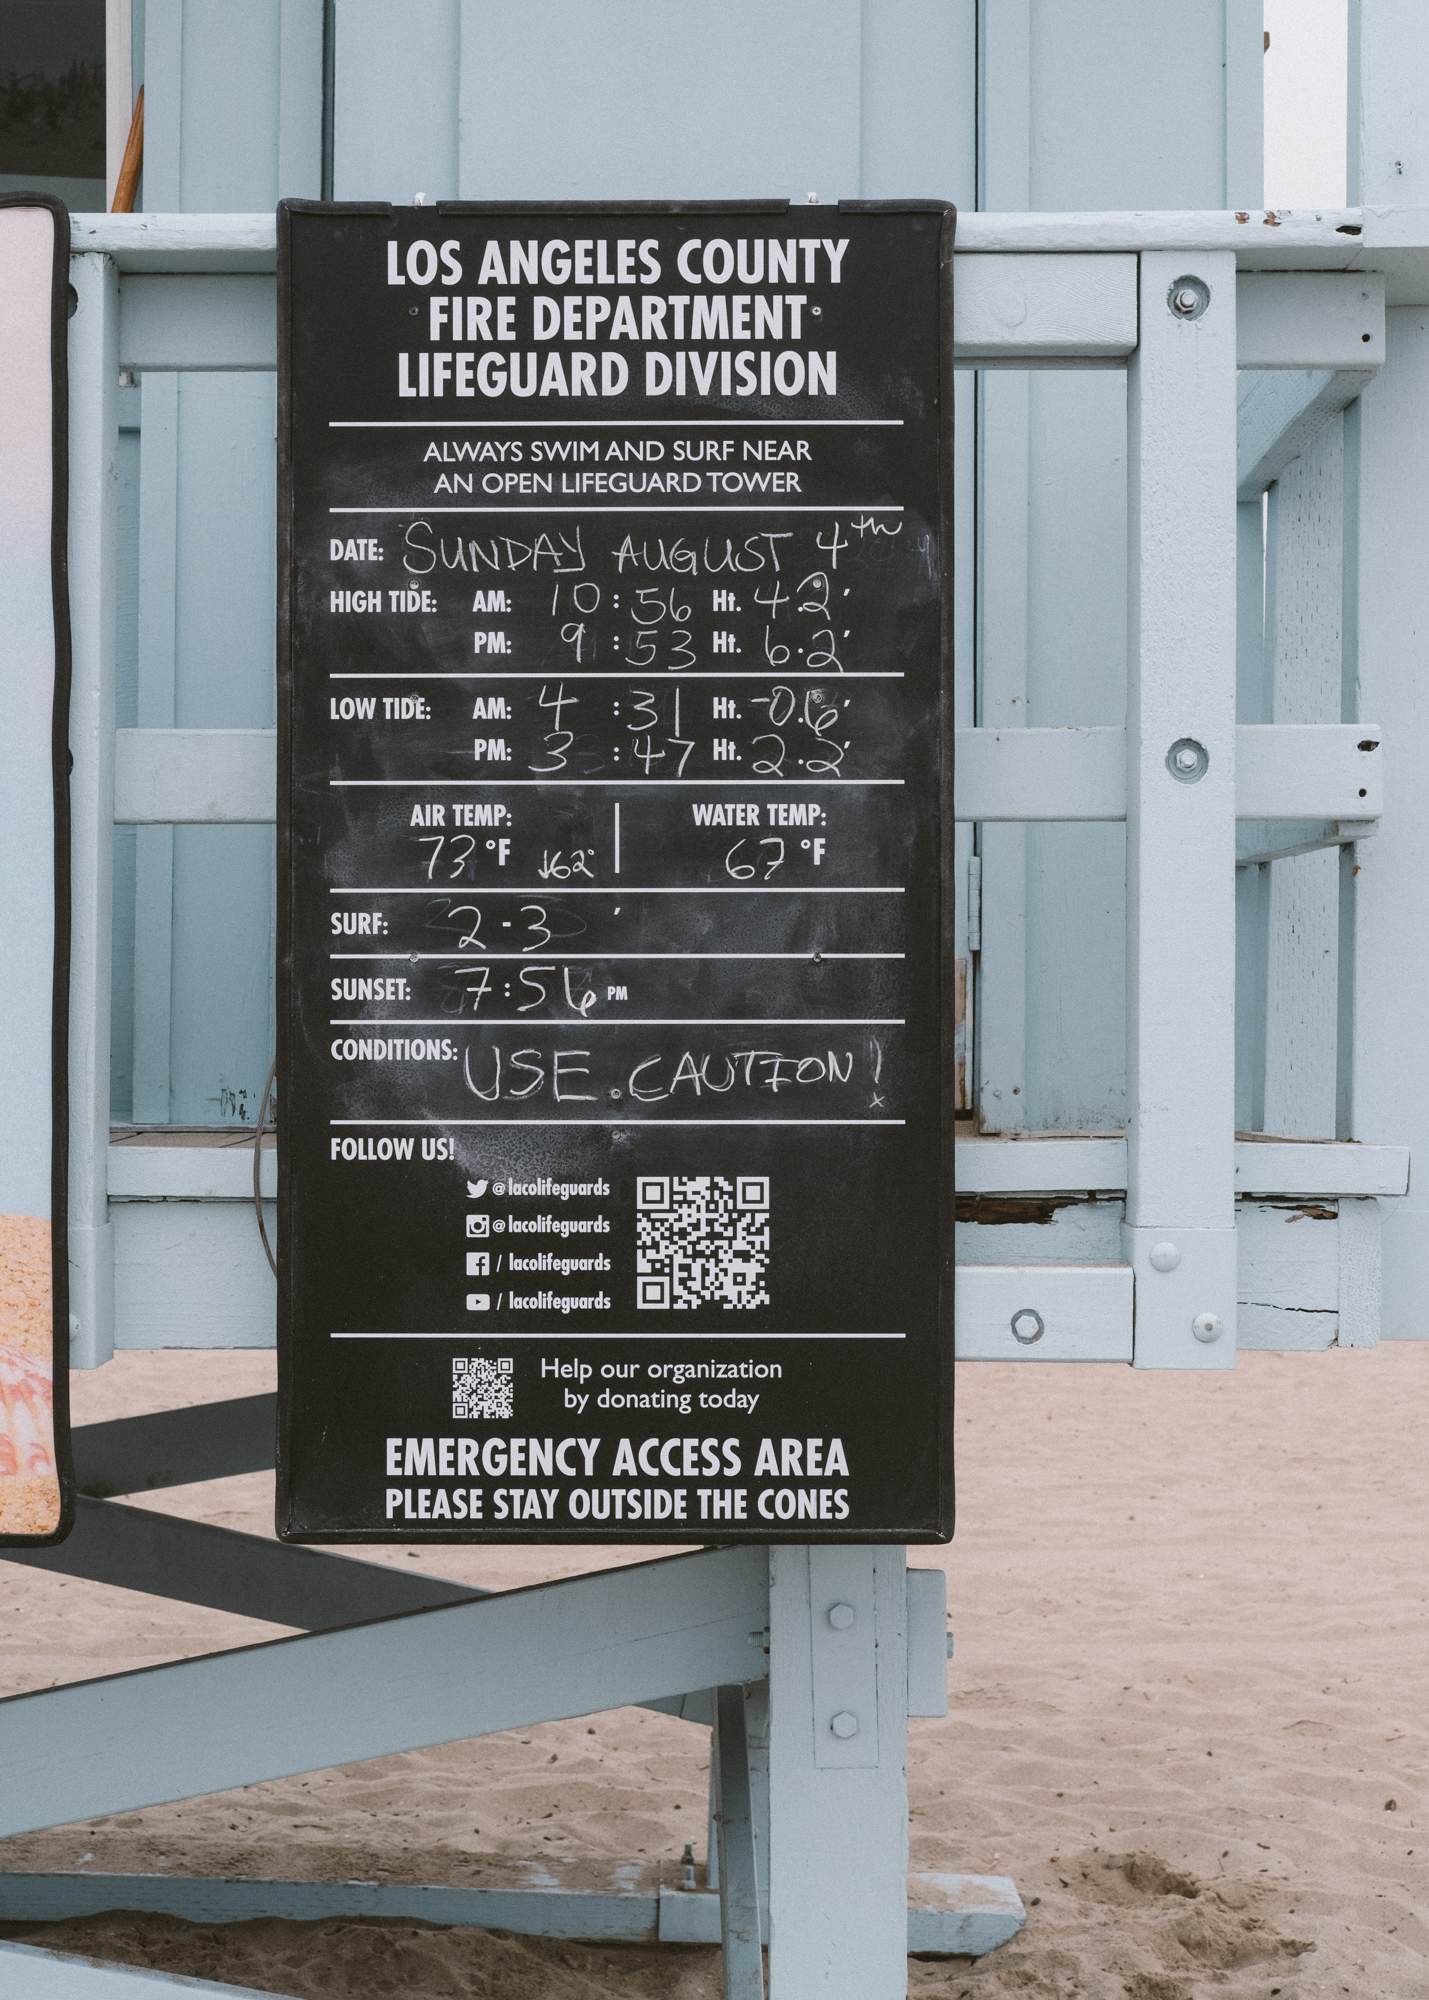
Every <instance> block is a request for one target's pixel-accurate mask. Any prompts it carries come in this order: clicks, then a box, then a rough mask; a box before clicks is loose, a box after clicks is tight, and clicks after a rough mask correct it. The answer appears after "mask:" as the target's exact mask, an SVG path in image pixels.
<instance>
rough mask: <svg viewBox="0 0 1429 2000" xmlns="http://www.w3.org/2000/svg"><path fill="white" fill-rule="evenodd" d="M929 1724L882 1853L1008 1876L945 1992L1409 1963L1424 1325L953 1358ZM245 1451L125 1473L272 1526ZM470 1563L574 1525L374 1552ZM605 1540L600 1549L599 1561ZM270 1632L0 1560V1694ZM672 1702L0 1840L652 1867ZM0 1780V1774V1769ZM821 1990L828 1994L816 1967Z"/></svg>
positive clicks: (661, 1821) (145, 1864)
mask: <svg viewBox="0 0 1429 2000" xmlns="http://www.w3.org/2000/svg"><path fill="white" fill-rule="evenodd" d="M271 1380H272V1361H271V1358H270V1357H268V1356H264V1355H242V1354H238V1355H224V1356H213V1357H209V1356H183V1355H156V1356H133V1357H128V1358H125V1359H123V1360H121V1361H119V1362H116V1363H115V1364H114V1365H113V1366H111V1367H110V1368H107V1369H104V1370H101V1371H100V1372H99V1373H97V1374H95V1375H92V1376H88V1377H85V1376H80V1377H77V1378H76V1383H75V1391H76V1393H75V1401H76V1405H77V1409H76V1417H77V1420H78V1421H80V1422H83V1421H85V1420H86V1419H95V1418H101V1417H108V1416H112V1415H117V1414H120V1413H122V1412H125V1411H130V1410H138V1409H144V1408H158V1407H163V1406H166V1405H172V1404H175V1403H180V1402H193V1401H205V1400H208V1399H210V1398H216V1397H219V1396H225V1395H234V1394H242V1393H246V1392H250V1391H253V1390H257V1389H260V1388H264V1387H267V1386H268V1385H269V1384H270V1383H271ZM958 1394H959V1405H958V1422H957V1429H958V1466H959V1525H958V1536H957V1539H956V1541H955V1542H954V1543H953V1545H952V1547H951V1548H950V1549H948V1550H947V1551H944V1552H937V1551H921V1552H917V1553H916V1554H915V1560H916V1561H919V1562H923V1563H931V1562H935V1561H937V1560H939V1559H940V1556H941V1557H942V1559H944V1560H945V1565H946V1568H947V1571H948V1574H949V1577H950V1580H951V1594H952V1601H953V1607H954V1618H953V1623H954V1627H955V1631H956V1636H957V1654H956V1658H955V1660H954V1662H953V1664H952V1667H951V1681H950V1685H951V1696H952V1710H951V1714H950V1715H949V1717H948V1718H947V1720H946V1721H939V1722H929V1721H919V1722H915V1723H914V1724H913V1725H912V1743H911V1786H910V1789H911V1799H912V1865H913V1866H914V1867H915V1868H919V1869H940V1870H949V1869H957V1868H962V1869H969V1870H974V1871H978V1872H985V1873H1006V1874H1010V1875H1012V1876H1013V1877H1014V1878H1015V1879H1016V1881H1017V1882H1018V1884H1019V1886H1020V1888H1021V1890H1022V1893H1023V1895H1024V1898H1025V1899H1026V1900H1027V1902H1028V1905H1029V1917H1030V1921H1029V1923H1028V1926H1027V1929H1026V1931H1025V1932H1024V1934H1023V1935H1022V1937H1021V1938H1020V1939H1018V1940H1017V1941H1016V1942H1015V1943H1013V1944H1012V1945H1009V1946H1007V1947H1006V1948H1004V1949H1003V1950H1002V1951H1001V1952H998V1953H996V1954H994V1955H993V1956H991V1957H990V1958H987V1959H985V1960H983V1961H981V1962H980V1963H978V1964H977V1965H971V1964H969V1963H968V1962H966V1961H960V1962H951V1963H948V1962H944V1963H941V1964H935V1963H926V1962H925V1963H915V1964H912V1965H911V1966H910V1982H909V1983H910V1991H911V1992H913V1993H915V1994H917V1995H920V1996H923V1995H934V1994H936V1995H939V1996H947V2000H964V1996H966V2000H1009V1996H1013V1995H1017V1996H1038V1997H1039V2000H1043V1996H1046V2000H1073V1996H1076V2000H1272V1996H1283V2000H1321V1996H1331V1995H1333V1996H1342V1995H1352V1996H1354V2000H1423V1996H1425V1995H1426V1994H1429V1826H1426V1824H1425V1816H1426V1809H1429V1805H1427V1803H1426V1802H1427V1801H1429V1791H1426V1779H1429V1772H1426V1763H1429V1758H1426V1747H1429V1450H1426V1447H1425V1441H1424V1414H1423V1413H1424V1411H1425V1409H1426V1407H1429V1347H1417V1346H1407V1345H1394V1346H1386V1347H1382V1348H1380V1349H1378V1350H1376V1351H1373V1352H1368V1353H1363V1352H1362V1353H1353V1352H1349V1353H1332V1354H1328V1355H1298V1356H1289V1355H1287V1356H1276V1355H1250V1356H1247V1357H1244V1358H1243V1359H1242V1360H1241V1363H1240V1365H1239V1368H1238V1369H1237V1371H1236V1373H1235V1374H1234V1375H1230V1376H1219V1375H1218V1376H1203V1377H1191V1376H1179V1375H1133V1374H1131V1373H1130V1372H1129V1371H1126V1370H1123V1369H1112V1368H1088V1369H1083V1370H1078V1369H1075V1368H1041V1367H1037V1366H1034V1365H1029V1366H1024V1367H991V1366H989V1367H978V1368H964V1369H962V1370H961V1371H960V1379H959V1383H958ZM270 1489H271V1480H270V1479H268V1478H265V1477H260V1476H256V1475H255V1476H247V1477H242V1478H235V1479H229V1480H225V1481H222V1482H219V1483H216V1484H213V1485H210V1486H207V1487H188V1488H183V1489H179V1490H175V1491H172V1492H165V1493H162V1494H154V1495H150V1496H148V1497H147V1499H146V1501H145V1504H146V1505H150V1506H154V1507H156V1508H161V1509H166V1510H172V1511H174V1512H179V1513H183V1514H188V1515H192V1516H196V1517H198V1516H201V1517H202V1518H205V1519H209V1520H213V1521H217V1522H220V1523H223V1524H225V1525H229V1526H233V1527H239V1528H244V1529H248V1530H252V1531H255V1532H268V1530H269V1524H270V1521H271V1491H270ZM369 1553H371V1554H372V1555H373V1556H374V1557H375V1558H376V1559H378V1560H382V1561H386V1562H390V1563H393V1564H396V1565H399V1566H401V1567H404V1568H408V1569H411V1568H421V1569H426V1570H430V1571H432V1572H433V1573H447V1574H450V1575H454V1576H459V1577H462V1578H465V1579H469V1580H471V1581H472V1582H477V1583H481V1584H485V1585H489V1586H494V1587H497V1588H501V1587H506V1586H510V1585H514V1584H519V1583H526V1582H531V1581H536V1580H538V1579H540V1578H541V1577H544V1576H555V1575H567V1574H571V1573H573V1572H575V1571H577V1570H579V1569H583V1568H590V1567H597V1566H599V1563H598V1562H597V1561H596V1560H595V1559H592V1558H589V1557H586V1556H584V1555H582V1554H581V1553H580V1552H577V1551H564V1550H547V1551H541V1550H506V1551H502V1550H481V1549H467V1550H459V1551H446V1552H437V1553H433V1554H425V1553H422V1554H417V1555H415V1556H414V1555H412V1554H409V1553H408V1552H406V1551H404V1550H400V1549H394V1550H376V1551H371V1552H369ZM629 1553H630V1552H626V1551H605V1552H602V1555H601V1558H600V1560H602V1561H607V1562H608V1561H613V1560H619V1559H621V1558H622V1557H623V1556H628V1555H629ZM276 1635H277V1628H273V1627H266V1626H261V1625H257V1624H255V1623H253V1622H251V1621H248V1620H241V1619H236V1618H232V1617H229V1616H226V1615H225V1614H222V1613H218V1612H211V1611H195V1610H189V1609H186V1608H185V1607H183V1606H181V1605H176V1604H170V1603H167V1602H165V1601H163V1600H161V1599H158V1598H151V1597H146V1596H140V1595H136V1594H133V1593H129V1592H122V1591H118V1590H114V1589H111V1588H109V1587H107V1586H101V1585H93V1584H87V1583H81V1582H73V1581H65V1580H62V1579H55V1578H50V1577H48V1576H45V1575H43V1574H41V1573H39V1572H34V1571H27V1570H22V1569H19V1568H13V1567H4V1566H0V1692H3V1693H6V1694H9V1693H16V1692H19V1691H20V1690H22V1689H27V1688H40V1687H47V1686H50V1685H52V1684H54V1683H56V1682H60V1681H66V1680H73V1679H80V1678H83V1677H86V1676H89V1675H93V1674H97V1673H102V1672H114V1671H118V1670H120V1669H122V1668H128V1667H138V1666H142V1665H145V1664H147V1663H149V1662H153V1661H159V1660H164V1659H169V1658H173V1657H177V1656H179V1655H183V1654H188V1653H196V1652H203V1651H209V1650H213V1649H216V1648H220V1647H225V1646H231V1645H236V1644H242V1643H249V1642H252V1641H253V1640H254V1639H258V1638H262V1637H265V1636H276ZM704 1745H705V1737H704V1732H703V1731H700V1730H697V1729H694V1728H691V1727H689V1726H688V1725H684V1724H681V1723H678V1722H675V1721H673V1720H669V1719H666V1718H663V1717H659V1716H654V1715H650V1714H646V1713H643V1712H622V1713H619V1714H613V1715H608V1716H600V1717H595V1718H592V1719H590V1720H588V1721H585V1720H583V1721H579V1722H570V1723H562V1724H557V1725H551V1726H547V1727H544V1728H539V1729H531V1730H525V1731H521V1732H519V1733H517V1734H513V1735H507V1736H500V1737H493V1738H487V1739H484V1740H481V1741H478V1742H475V1743H469V1744H465V1745H460V1746H457V1747H456V1748H453V1749H447V1750H440V1751H429V1752H424V1753H420V1754H415V1755H410V1756H405V1757H395V1758H388V1759H384V1760H382V1761H380V1762H376V1763H372V1764H366V1765H361V1766H354V1767H352V1768H349V1769H347V1770H339V1771H330V1772H324V1773H320V1774H317V1775H315V1776H312V1777H306V1778H297V1779H291V1780H286V1781H284V1782H281V1783H274V1784H266V1785H260V1786H254V1787H251V1788H249V1789H247V1790H245V1791H242V1792H235V1793H229V1794H225V1795H221V1796H216V1797H212V1798H206V1799H199V1800H193V1801H190V1802H187V1803H183V1804H178V1805H173V1806H165V1807H157V1808H152V1809H150V1810H148V1811H145V1812H140V1813H129V1814H124V1815H122V1816H118V1817H115V1818H111V1819H108V1820H104V1821H101V1822H97V1823H95V1824H93V1825H90V1826H83V1827H69V1828H65V1829H63V1830H60V1831H55V1832H49V1833H44V1834H37V1835H31V1836H27V1837H25V1838H22V1839H19V1840H14V1841H10V1842H7V1843H4V1844H3V1846H0V1867H4V1868H9V1869H31V1868H41V1867H49V1866H52V1867H60V1868H76V1867H85V1868H94V1869H96V1870H120V1871H146V1870H163V1869H169V1870H174V1871H185V1872H214V1873H219V1872H228V1873H234V1874H250V1875H263V1874H272V1873H279V1874H287V1875H292V1876H302V1877H323V1876H344V1877H350V1876H354V1875H361V1876H366V1877H378V1878H387V1879H397V1880H419V1881H421V1880H425V1881H450V1882H471V1881H477V1880H481V1879H490V1877H491V1872H492V1870H493V1869H498V1870H499V1868H500V1866H501V1864H502V1862H503V1861H509V1860H510V1859H511V1858H513V1857H516V1858H521V1857H538V1858H547V1857H558V1858H561V1859H563V1860H574V1859H575V1858H577V1857H579V1856H582V1855H585V1856H593V1857H596V1858H597V1859H607V1860H610V1859H623V1858H635V1859H644V1860H646V1861H648V1862H651V1863H657V1864H663V1865H665V1866H666V1867H671V1868H672V1867H673V1866H674V1865H675V1864H676V1863H677V1862H678V1858H679V1854H680V1849H681V1847H682V1845H683V1843H684V1841H685V1840H686V1839H687V1838H690V1837H693V1838H694V1839H695V1840H696V1842H697V1844H699V1843H700V1842H701V1841H702V1838H703V1827H704V1769H703V1762H702V1753H703V1749H704ZM0 1782H3V1774H2V1773H0ZM9 1935H11V1936H23V1937H24V1938H25V1939H26V1940H27V1941H29V1942H33V1943H49V1944H51V1945H53V1946H55V1947H58V1948H61V1949H69V1950H76V1951H82V1952H88V1953H90V1954H92V1955H94V1956H101V1957H114V1958H121V1959H127V1960H128V1961H130V1962H132V1963H134V1964H144V1965H152V1966H163V1967H165V1968H168V1969H171V1970H174V1971H182V1972H189V1973H193V1974H198V1975H202V1976H207V1977H210V1978H219V1979H226V1980H229V1981H234V1982H242V1983H245V1984H248V1985H251V1986H256V1987H259V1988H263V1989H265V1990H274V1991H280V1992H284V1993H290V1994H295V1995H302V1996H313V2000H318V1996H322V2000H330V1996H351V2000H373V1996H378V1995H387V1994H397V1995H403V1996H410V2000H447V1996H457V1995H461V1996H472V1995H481V1996H483V2000H615V1996H627V1995H635V1996H652V2000H653V1996H656V1995H659V1996H662V2000H713V1996H715V1995H716V1994H717V1993H718V1991H719V1969H718V1961H717V1957H716V1955H715V1954H714V1953H713V1952H710V1951H685V1952H672V1951H670V1950H668V1949H666V1950H663V1951H654V1950H637V1949H613V1948H593V1947H582V1946H577V1945H564V1944H541V1943H535V1942H532V1941H529V1940H524V1939H519V1938H505V1937H497V1936H492V1935H486V1934H481V1933H458V1932H444V1931H437V1930H430V1929H425V1928H423V1927H421V1926H419V1925H391V1926H385V1925H384V1926H379V1925H372V1924H359V1923H334V1924H326V1925H322V1926H317V1927H313V1928H308V1927H304V1926H298V1925H292V1924H281V1923H257V1924H250V1925H244V1926H238V1927H226V1928H223V1929H216V1928H206V1929H190V1928H188V1927H186V1926H184V1925H182V1924H178V1923H173V1922H168V1921H161V1920H153V1919H138V1918H125V1917H114V1918H104V1919H95V1920H91V1921H88V1922H84V1923H74V1924H67V1925H58V1926H44V1927H30V1928H28V1929H26V1930H24V1931H13V1930H12V1931H11V1932H10V1933H9ZM849 2000H860V1996H858V1995H856V1994H850V1995H849Z"/></svg>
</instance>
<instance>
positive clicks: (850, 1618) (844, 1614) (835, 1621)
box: [829, 1604, 858, 1632]
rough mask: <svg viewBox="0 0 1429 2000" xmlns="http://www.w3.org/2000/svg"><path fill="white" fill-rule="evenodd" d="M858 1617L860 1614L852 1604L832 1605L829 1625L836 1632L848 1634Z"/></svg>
mask: <svg viewBox="0 0 1429 2000" xmlns="http://www.w3.org/2000/svg"><path fill="white" fill-rule="evenodd" d="M857 1616H858V1614H857V1612H856V1611H855V1610H854V1608H853V1606H852V1605H851V1604H831V1605H830V1606H829V1623H830V1625H832V1626H833V1628H834V1630H835V1631H836V1632H847V1631H848V1629H849V1627H850V1626H851V1625H852V1624H853V1622H854V1620H855V1618H856V1617H857Z"/></svg>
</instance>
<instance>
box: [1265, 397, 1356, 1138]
mask: <svg viewBox="0 0 1429 2000" xmlns="http://www.w3.org/2000/svg"><path fill="white" fill-rule="evenodd" d="M1343 469H1344V419H1343V418H1342V417H1339V416H1336V417H1332V418H1331V419H1330V421H1329V422H1328V423H1327V424H1326V425H1325V427H1324V429H1323V430H1322V431H1321V432H1320V433H1319V435H1318V436H1317V437H1316V438H1315V439H1313V441H1312V442H1311V443H1310V444H1309V446H1308V447H1307V448H1306V450H1305V451H1304V453H1303V454H1302V455H1301V456H1300V457H1299V458H1297V459H1295V460H1294V461H1292V463H1291V464H1290V465H1288V466H1287V467H1286V468H1285V470H1284V472H1283V473H1282V474H1281V476H1280V478H1279V480H1278V481H1277V482H1276V485H1275V486H1274V487H1273V488H1272V491H1271V505H1272V509H1273V514H1272V518H1273V521H1274V532H1273V534H1272V536H1271V538H1270V541H1269V545H1268V551H1267V562H1268V566H1269V569H1270V585H1269V590H1268V596H1269V598H1270V602H1271V604H1272V606H1273V611H1272V615H1271V617H1270V619H1269V621H1268V626H1267V632H1266V643H1267V647H1268V650H1269V654H1270V674H1271V681H1272V686H1273V696H1272V700H1273V719H1274V720H1275V721H1276V722H1338V721H1339V719H1340V677H1341V619H1340V606H1341V553H1342V548H1343V538H1344V537H1343V506H1344V487H1343V476H1342V475H1343ZM1266 873H1267V874H1268V876H1269V884H1268V890H1269V893H1268V912H1267V954H1266V971H1265V1054H1264V1062H1265V1082H1264V1098H1263V1103H1262V1109H1261V1116H1262V1119H1263V1125H1262V1127H1261V1129H1262V1130H1264V1131H1266V1132H1275V1133H1280V1134H1282V1135H1283V1136H1284V1137H1286V1138H1291V1139H1329V1138H1333V1137H1334V1133H1335V1099H1336V1087H1335V1049H1336V1039H1337V1029H1338V1013H1339V976H1338V974H1339V925H1340V909H1339V904H1340V857H1339V854H1338V853H1337V852H1336V851H1335V850H1334V849H1326V850H1324V851H1322V852H1321V853H1318V854H1299V855H1294V856H1292V857H1290V858H1289V859H1287V860H1284V861H1276V862H1273V863H1271V864H1270V866H1269V867H1268V869H1267V870H1266Z"/></svg>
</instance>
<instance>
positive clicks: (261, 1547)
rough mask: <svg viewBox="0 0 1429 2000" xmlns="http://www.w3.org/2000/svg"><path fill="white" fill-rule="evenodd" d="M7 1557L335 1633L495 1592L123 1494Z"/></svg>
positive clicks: (79, 1508) (83, 1510) (88, 1506)
mask: <svg viewBox="0 0 1429 2000" xmlns="http://www.w3.org/2000/svg"><path fill="white" fill-rule="evenodd" d="M0 1561H7V1562H14V1563H20V1564H23V1565H24V1566H25V1567H26V1568H28V1569H42V1570H48V1571H50V1572H51V1573H52V1574H53V1575H56V1576H77V1577H88V1578H90V1579H92V1580H93V1581H94V1582H96V1583H108V1584H113V1585H115V1586H116V1587H117V1588H118V1589H120V1590H142V1591H145V1592H147V1593H148V1594H149V1595H150V1596H152V1597H168V1598H173V1599H175V1600H177V1602H179V1603H181V1604H204V1605H207V1606H208V1607H209V1608H210V1609H211V1610H215V1611H229V1612H232V1613H233V1614H234V1615H235V1616H236V1617H239V1618H260V1619H262V1620H263V1621H264V1622H265V1623H266V1624H269V1625H291V1626H292V1627H293V1628H294V1629H295V1630H296V1631H299V1632H328V1631H332V1630H333V1629H334V1628H335V1627H337V1626H342V1625H362V1624H368V1623H371V1622H372V1621H373V1620H376V1619H381V1618H393V1617H397V1616H400V1615H401V1614H402V1613H403V1612H409V1611H432V1610H435V1609H436V1608H437V1607H438V1606H439V1605H444V1604H469V1603H471V1602H473V1601H474V1600H475V1599H477V1598H482V1597H486V1596H488V1595H489V1593H488V1592H486V1591H484V1590H471V1589H468V1588H467V1586H466V1585H464V1584H460V1583H452V1582H450V1581H449V1580H448V1579H447V1578H445V1577H437V1576H414V1575H411V1574H410V1573H409V1572H407V1571H405V1570H398V1569H388V1568H386V1567H385V1566H384V1565H382V1564H380V1563H372V1562H361V1561H358V1560H357V1559H355V1558H354V1557H351V1556H345V1555H335V1554H329V1553H327V1552H325V1551H324V1550H322V1549H307V1548H298V1547H294V1546H288V1545H286V1544H284V1543H282V1542H276V1541H272V1540H269V1539H267V1538H266V1537H264V1536H262V1535H248V1534H244V1533H242V1532H241V1531H240V1530H238V1529H235V1528H216V1527H213V1526H211V1525H210V1524H209V1523H208V1522H207V1521H189V1520H185V1519H184V1518H183V1516H182V1515H177V1514H156V1513H154V1512H153V1511H152V1510H151V1509H149V1508H147V1507H126V1506H124V1505H123V1504H122V1503H121V1502H120V1501H117V1500H90V1499H86V1498H84V1497H83V1496H81V1497H80V1498H79V1500H78V1501H77V1502H76V1506H75V1523H74V1529H73V1531H72V1533H71V1534H70V1535H69V1537H68V1538H67V1539H66V1540H65V1541H63V1542H60V1543H57V1544H56V1545H55V1546H54V1547H53V1548H37V1549H18V1548H16V1549H6V1550H3V1551H0Z"/></svg>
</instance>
